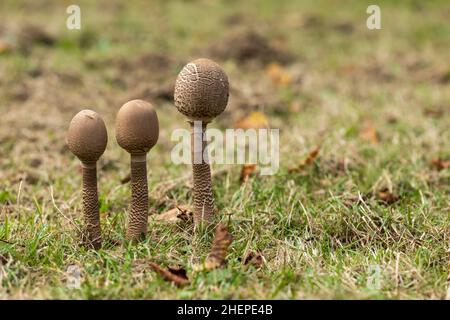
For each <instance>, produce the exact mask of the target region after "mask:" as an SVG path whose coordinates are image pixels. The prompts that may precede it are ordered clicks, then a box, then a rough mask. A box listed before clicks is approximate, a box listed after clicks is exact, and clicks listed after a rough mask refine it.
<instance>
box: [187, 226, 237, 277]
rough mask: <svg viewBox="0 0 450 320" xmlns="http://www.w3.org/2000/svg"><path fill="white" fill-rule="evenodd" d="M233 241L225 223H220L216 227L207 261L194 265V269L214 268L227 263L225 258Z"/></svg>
mask: <svg viewBox="0 0 450 320" xmlns="http://www.w3.org/2000/svg"><path fill="white" fill-rule="evenodd" d="M232 241H233V236H232V235H231V234H230V233H229V232H228V229H227V228H226V227H225V225H224V224H223V223H219V224H218V225H217V227H216V231H215V234H214V240H213V243H212V246H211V251H210V252H209V254H208V257H207V258H206V261H205V263H204V264H203V265H201V266H196V267H194V270H195V271H203V270H213V269H217V268H219V267H223V266H224V265H225V264H226V260H225V258H226V256H227V252H228V247H229V246H230V244H231V242H232Z"/></svg>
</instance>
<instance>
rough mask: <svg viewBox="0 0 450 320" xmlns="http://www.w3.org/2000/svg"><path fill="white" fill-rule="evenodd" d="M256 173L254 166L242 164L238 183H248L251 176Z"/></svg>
mask: <svg viewBox="0 0 450 320" xmlns="http://www.w3.org/2000/svg"><path fill="white" fill-rule="evenodd" d="M255 171H256V164H244V165H243V166H242V169H241V177H240V179H239V181H240V182H241V183H245V182H247V181H248V179H249V178H250V176H251V175H253V174H254V173H255Z"/></svg>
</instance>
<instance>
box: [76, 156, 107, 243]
mask: <svg viewBox="0 0 450 320" xmlns="http://www.w3.org/2000/svg"><path fill="white" fill-rule="evenodd" d="M81 164H82V171H83V211H84V220H85V228H86V229H85V234H84V235H83V238H84V240H85V241H86V243H87V244H88V245H90V246H92V247H93V248H94V249H100V247H101V245H102V235H101V229H100V213H99V206H98V192H97V163H96V162H82V163H81Z"/></svg>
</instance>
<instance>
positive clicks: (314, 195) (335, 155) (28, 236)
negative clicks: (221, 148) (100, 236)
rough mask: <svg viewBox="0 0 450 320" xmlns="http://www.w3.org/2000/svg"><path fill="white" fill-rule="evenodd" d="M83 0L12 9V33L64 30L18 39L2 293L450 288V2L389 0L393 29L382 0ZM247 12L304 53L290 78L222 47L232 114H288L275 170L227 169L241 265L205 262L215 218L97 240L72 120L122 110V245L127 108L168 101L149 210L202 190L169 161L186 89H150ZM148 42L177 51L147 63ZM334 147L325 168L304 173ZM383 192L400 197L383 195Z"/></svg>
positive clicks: (105, 174)
mask: <svg viewBox="0 0 450 320" xmlns="http://www.w3.org/2000/svg"><path fill="white" fill-rule="evenodd" d="M79 3H80V6H81V10H82V19H83V20H82V23H83V24H82V30H80V31H68V30H66V29H65V28H64V23H65V19H66V14H65V7H64V6H63V5H61V4H60V3H59V2H56V1H55V2H53V1H42V2H36V5H31V4H30V3H28V4H26V2H20V1H4V2H2V4H1V5H0V19H1V20H2V21H4V29H5V30H3V29H2V30H0V40H2V39H11V38H14V37H10V38H8V37H7V36H5V35H8V34H12V35H18V34H19V33H18V32H17V30H16V29H15V28H19V27H20V26H23V25H26V24H29V23H32V24H35V25H37V26H39V27H40V28H43V29H45V30H47V31H48V32H50V33H51V34H53V35H54V37H55V43H54V44H52V45H51V46H46V45H41V44H36V43H33V45H32V47H31V50H30V51H27V50H25V49H24V48H22V47H21V46H23V45H24V44H23V43H22V44H21V43H20V41H22V40H20V37H19V38H18V40H17V42H18V44H16V43H15V42H14V41H15V40H14V41H12V47H11V49H10V50H7V51H6V52H2V53H0V101H2V103H1V104H0V111H1V112H2V117H1V118H0V154H1V155H2V157H1V158H0V212H1V213H0V239H2V240H1V241H0V258H1V264H0V283H1V286H0V298H5V299H16V298H19V299H21V298H31V299H40V298H62V299H64V298H69V299H110V298H111V299H112V298H126V299H132V298H137V299H170V298H174V299H177V298H184V299H207V298H208V299H228V298H232V299H239V298H247V299H311V298H320V299H322V298H327V299H329V298H332V299H366V298H369V299H443V298H445V297H446V295H447V290H448V282H447V277H448V273H449V252H450V251H449V241H450V233H449V223H450V215H449V210H450V209H449V208H450V205H449V204H450V202H449V199H450V197H449V194H450V169H449V168H446V169H443V170H440V171H438V170H436V169H435V168H433V167H431V166H430V162H431V161H432V160H433V159H436V158H438V157H440V158H442V159H448V158H449V157H450V151H449V150H450V132H449V125H448V124H449V123H450V112H449V105H450V87H449V82H448V80H446V79H448V73H449V72H450V69H449V66H448V52H449V50H450V47H449V46H450V44H449V42H448V34H449V32H450V30H449V28H450V26H449V24H448V23H447V21H448V16H449V15H450V7H449V5H448V3H446V2H445V1H434V2H426V3H425V2H423V1H402V2H398V3H395V4H393V3H391V2H389V1H379V5H380V7H381V12H382V30H379V31H369V30H367V29H366V27H365V20H366V18H367V14H366V13H365V9H366V7H367V5H368V4H369V3H365V2H364V1H348V2H346V3H345V4H341V3H340V4H339V5H338V4H337V3H336V2H334V1H311V2H300V1H298V2H297V1H281V2H280V1H258V2H257V3H256V2H255V3H253V2H252V1H248V2H245V4H244V3H242V2H238V1H235V2H233V1H232V2H230V1H227V2H226V3H225V2H224V1H223V2H222V1H196V2H181V1H171V2H168V3H166V2H163V1H155V2H153V3H151V4H147V5H146V4H142V3H137V2H136V3H132V4H131V5H128V6H124V5H120V4H119V2H113V3H112V4H111V5H106V4H105V3H106V2H105V3H101V2H100V3H98V4H93V3H92V2H88V1H79ZM108 3H110V2H108ZM230 3H231V4H230ZM100 12H101V13H102V14H99V13H100ZM230 21H232V22H230ZM18 26H19V27H18ZM246 27H247V28H248V27H250V28H254V29H257V30H259V31H260V32H261V33H262V34H263V35H264V36H265V37H266V39H267V40H268V41H269V43H271V44H273V45H274V46H275V47H277V48H281V49H282V50H284V51H286V52H288V53H290V54H292V55H293V56H294V59H293V61H291V62H290V63H288V64H282V65H281V67H280V68H281V71H280V72H282V73H286V74H288V75H289V76H290V78H289V79H291V80H290V81H289V83H288V84H287V85H280V84H277V83H276V81H275V82H274V81H273V79H272V77H273V75H271V74H270V73H269V72H268V71H267V70H268V69H267V66H266V65H264V64H262V63H261V62H260V61H258V59H257V58H256V59H255V61H250V62H247V61H239V60H237V59H223V58H221V57H219V56H217V57H216V56H214V55H213V58H215V59H216V60H218V61H219V62H220V63H221V64H222V65H223V66H224V68H225V70H226V71H227V73H228V74H229V77H230V83H231V85H232V91H231V98H230V104H229V106H228V111H227V112H226V113H225V114H224V115H223V116H221V117H220V118H219V119H217V121H216V122H215V123H214V126H216V127H218V128H221V129H225V128H230V127H233V124H234V122H235V121H237V120H238V119H240V118H241V117H242V116H245V115H246V114H247V113H248V112H250V111H254V110H259V111H261V112H264V113H265V114H266V115H267V117H268V119H269V122H270V124H271V126H272V127H273V128H281V133H280V134H281V136H280V164H281V167H280V170H279V172H278V173H277V174H276V175H274V176H265V177H263V176H255V177H253V178H251V179H250V180H249V182H248V183H247V184H244V185H241V184H240V183H239V174H240V166H239V165H235V166H213V170H214V171H215V172H218V174H217V175H215V176H214V192H215V198H216V206H217V207H218V209H219V211H220V213H221V216H220V218H219V219H218V220H223V222H224V223H225V224H226V225H227V226H228V228H229V231H230V232H231V234H232V235H233V237H234V241H233V242H232V244H231V247H230V249H229V252H228V255H227V260H228V264H227V266H226V267H224V268H221V269H217V270H214V271H210V272H194V271H193V266H194V265H195V264H197V263H199V262H201V261H202V259H204V258H205V257H206V256H207V254H208V252H209V248H210V243H211V240H212V236H213V233H212V230H206V231H204V232H194V230H193V227H192V226H191V225H190V224H189V223H185V224H179V225H168V224H163V223H159V222H156V221H155V220H154V219H150V221H149V235H148V238H147V240H146V241H144V242H142V243H140V244H138V245H131V244H127V243H124V244H122V245H118V246H114V245H107V246H106V247H105V248H104V249H102V250H100V251H97V252H95V251H89V250H86V249H84V248H83V247H80V246H79V237H78V231H77V230H78V228H81V226H82V217H81V190H80V184H81V181H80V178H81V176H80V171H79V163H78V161H77V159H75V157H74V156H73V155H72V154H70V152H68V150H67V148H65V146H64V145H65V143H64V135H65V132H66V130H67V126H68V123H69V121H70V119H71V117H72V116H73V115H74V114H75V113H76V112H77V111H79V110H80V109H82V108H85V107H87V106H89V107H91V108H94V109H95V110H96V111H98V112H99V113H100V114H101V115H102V116H103V118H104V119H105V122H106V124H107V128H108V134H109V142H108V148H107V151H106V152H105V154H104V156H103V157H102V159H101V161H100V167H101V170H99V194H100V195H101V197H100V201H101V216H102V228H103V230H104V233H105V237H106V238H108V239H119V240H123V235H124V230H125V225H126V210H127V206H128V203H129V199H130V191H129V185H128V184H121V183H120V180H121V179H122V178H123V177H124V176H126V175H127V173H128V170H129V168H128V161H129V159H128V155H127V154H126V153H125V152H124V151H123V150H121V149H120V148H119V147H118V145H117V144H116V143H115V138H114V117H115V114H116V112H117V109H118V108H119V107H120V106H121V105H122V104H123V103H124V102H125V101H127V100H129V99H131V98H137V97H143V98H144V99H146V100H150V101H152V103H153V104H154V105H155V106H156V108H157V111H158V117H159V119H160V127H161V134H160V140H159V142H158V145H157V146H156V147H155V148H154V149H153V150H151V151H150V153H149V159H148V170H149V189H150V199H151V200H150V204H151V207H150V212H151V213H152V214H153V215H155V214H158V213H162V212H165V211H167V210H169V209H171V208H173V207H174V205H175V204H190V203H191V202H192V194H191V191H190V189H189V173H190V168H189V167H188V166H185V165H178V166H175V165H174V164H173V163H171V161H170V151H171V149H172V147H173V146H174V142H173V141H170V133H171V132H172V130H173V129H175V128H179V127H187V125H186V123H185V121H184V119H183V117H182V116H181V115H180V114H178V113H177V112H176V110H174V109H175V108H173V107H172V101H170V99H164V98H157V97H155V96H153V95H152V94H148V90H151V89H153V88H159V87H160V86H161V85H164V84H165V83H169V84H170V83H171V82H173V81H174V79H175V77H176V75H177V73H178V71H179V70H180V68H181V66H182V65H183V64H184V63H185V62H187V61H189V60H190V59H191V58H193V57H197V56H200V55H210V51H209V47H210V46H211V45H214V44H217V43H221V42H222V41H225V40H222V39H226V38H227V37H228V36H230V35H233V34H235V33H236V32H237V33H239V32H240V31H241V30H242V29H245V28H246ZM233 32H235V33H233ZM5 41H6V40H5ZM8 41H9V40H8ZM0 43H1V41H0ZM25 44H27V43H26V42H25ZM237 45H238V43H236V46H237ZM0 47H1V46H0ZM148 54H157V55H162V56H164V57H167V58H168V59H169V60H170V61H169V63H168V65H167V66H164V62H162V63H154V62H152V61H153V60H150V62H149V61H148V60H145V57H146V55H148ZM155 59H156V58H155ZM446 75H447V78H446ZM374 137H375V138H374ZM319 145H320V146H321V148H320V152H319V156H318V157H317V158H316V159H315V161H314V162H313V163H312V164H311V165H309V166H306V167H305V168H304V169H302V170H300V171H299V172H297V173H290V172H289V169H290V168H293V167H296V166H298V164H299V163H301V162H302V160H303V159H305V158H306V157H307V155H308V153H309V152H310V150H312V149H314V148H315V147H317V146H319ZM385 190H388V192H389V193H390V194H392V195H394V196H395V197H397V198H398V200H397V201H395V202H393V203H385V202H383V201H382V196H380V192H382V191H384V192H385ZM217 222H218V221H217ZM250 251H251V252H260V253H261V254H262V255H263V257H264V260H265V263H264V265H263V267H262V268H255V267H254V266H248V265H244V263H243V260H244V258H245V257H246V255H247V254H248V252H250ZM142 261H154V262H158V263H160V264H162V265H163V266H166V265H170V264H175V265H181V266H183V267H184V268H185V269H186V270H187V271H188V276H189V278H190V280H191V284H190V285H188V286H185V287H183V288H177V287H175V286H173V285H172V284H170V283H168V282H165V281H164V280H162V279H161V278H160V277H159V276H158V275H157V274H155V273H154V272H152V271H150V270H148V271H147V272H143V271H142V270H141V269H139V268H137V265H138V264H142ZM70 266H77V269H78V270H79V271H80V272H81V279H82V281H81V284H80V287H79V288H75V289H72V288H70V286H68V282H70V274H69V273H70V272H68V269H70V268H69V267H70ZM374 273H375V274H376V273H378V274H379V286H375V287H374V286H373V285H371V283H372V279H374V278H373V275H374Z"/></svg>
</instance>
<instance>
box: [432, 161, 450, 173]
mask: <svg viewBox="0 0 450 320" xmlns="http://www.w3.org/2000/svg"><path fill="white" fill-rule="evenodd" d="M430 166H431V168H433V169H436V170H438V171H441V170H444V169H448V168H450V160H444V159H442V158H436V159H433V160H431V163H430Z"/></svg>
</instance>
